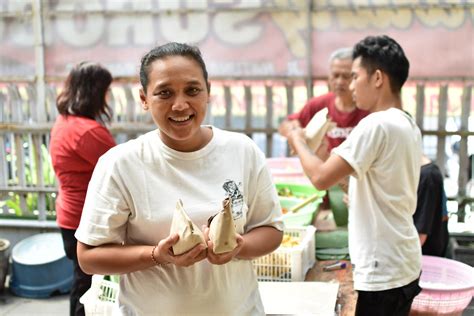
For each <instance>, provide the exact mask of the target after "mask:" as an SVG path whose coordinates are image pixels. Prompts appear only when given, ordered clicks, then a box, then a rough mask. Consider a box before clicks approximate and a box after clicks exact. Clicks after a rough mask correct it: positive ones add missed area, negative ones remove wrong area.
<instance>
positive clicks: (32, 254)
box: [10, 233, 74, 298]
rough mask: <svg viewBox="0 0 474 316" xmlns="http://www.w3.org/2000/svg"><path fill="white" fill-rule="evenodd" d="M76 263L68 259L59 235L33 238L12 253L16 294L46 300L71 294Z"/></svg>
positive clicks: (11, 281)
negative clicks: (57, 295)
mask: <svg viewBox="0 0 474 316" xmlns="http://www.w3.org/2000/svg"><path fill="white" fill-rule="evenodd" d="M73 276H74V272H73V263H72V261H71V260H69V259H68V258H67V257H66V253H65V252H64V246H63V241H62V237H61V234H60V233H44V234H37V235H33V236H30V237H28V238H25V239H23V240H22V241H20V242H19V243H17V244H16V245H15V246H14V247H13V249H12V276H11V279H10V290H11V291H12V292H13V294H15V295H18V296H23V297H31V298H46V297H49V296H51V295H53V294H56V293H67V292H69V291H70V290H71V287H72V280H73Z"/></svg>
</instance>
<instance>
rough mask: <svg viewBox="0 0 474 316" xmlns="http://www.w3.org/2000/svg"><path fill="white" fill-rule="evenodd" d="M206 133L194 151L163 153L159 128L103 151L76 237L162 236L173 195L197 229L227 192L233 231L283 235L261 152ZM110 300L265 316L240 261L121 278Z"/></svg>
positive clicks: (226, 135)
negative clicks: (258, 229) (261, 228)
mask: <svg viewBox="0 0 474 316" xmlns="http://www.w3.org/2000/svg"><path fill="white" fill-rule="evenodd" d="M209 128H211V127H209ZM212 130H213V138H212V140H211V141H210V142H209V143H208V144H207V145H206V146H205V147H204V148H202V149H200V150H198V151H195V152H186V153H185V152H178V151H175V150H173V149H171V148H169V147H167V146H166V145H165V144H163V143H162V141H161V140H160V137H159V132H158V131H152V132H149V133H147V134H145V135H142V136H140V137H138V138H137V139H135V140H131V141H129V142H127V143H124V144H121V145H118V146H116V147H115V148H112V149H111V150H110V151H108V152H107V153H106V154H105V155H103V156H102V157H101V158H100V160H99V162H98V164H97V166H96V168H95V170H94V174H93V176H92V179H91V181H90V184H89V188H88V192H87V197H86V201H85V205H84V210H83V214H82V218H81V223H80V225H79V228H78V230H77V232H76V238H77V239H78V240H79V241H81V242H83V243H85V244H88V245H92V246H98V245H102V244H107V243H114V244H121V243H124V244H126V245H134V244H138V245H143V244H145V245H155V244H157V243H158V242H159V240H161V239H163V238H166V237H167V236H168V235H169V232H170V225H171V219H172V217H173V212H174V209H175V206H176V202H177V201H178V199H181V200H182V201H183V204H184V208H185V210H186V212H187V214H188V215H189V216H190V218H191V219H192V221H193V222H194V223H195V224H196V225H198V227H201V226H202V225H206V224H207V220H208V218H209V217H210V216H211V215H214V214H215V213H216V212H217V211H219V210H221V209H222V201H223V200H224V198H225V197H227V196H231V197H232V202H233V217H234V221H235V223H236V229H237V232H238V233H239V234H244V233H246V232H248V231H250V230H251V229H253V228H255V227H259V226H274V227H276V228H277V229H279V230H282V229H283V226H282V222H281V221H280V220H279V219H278V218H279V217H280V216H281V208H280V203H279V200H278V196H277V193H276V189H275V185H274V184H273V181H272V178H271V175H270V173H269V171H268V169H267V167H266V163H265V157H264V155H263V153H262V152H261V151H260V150H259V149H258V147H257V146H256V145H255V143H254V142H253V141H252V140H251V139H250V138H248V137H247V136H245V135H242V134H238V133H232V132H227V131H223V130H220V129H218V128H215V127H212ZM119 302H120V308H121V311H122V313H123V314H125V315H160V314H161V315H177V314H197V315H210V314H214V315H261V314H264V311H263V306H262V302H261V299H260V295H259V293H258V286H257V279H256V275H255V273H254V270H253V266H252V263H251V261H249V260H233V261H231V262H229V263H227V264H225V265H212V264H210V263H209V262H208V261H207V260H203V261H201V262H199V263H197V264H194V265H193V266H190V267H186V268H184V267H177V266H174V265H172V264H169V265H164V266H155V267H152V268H149V269H147V270H142V271H137V272H132V273H128V274H124V275H122V276H121V280H120V296H119Z"/></svg>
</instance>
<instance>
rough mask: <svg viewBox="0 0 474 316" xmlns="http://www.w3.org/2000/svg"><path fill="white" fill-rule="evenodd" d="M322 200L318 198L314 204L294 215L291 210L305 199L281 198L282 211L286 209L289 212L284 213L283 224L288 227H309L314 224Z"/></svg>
mask: <svg viewBox="0 0 474 316" xmlns="http://www.w3.org/2000/svg"><path fill="white" fill-rule="evenodd" d="M322 200H323V199H322V198H318V199H317V200H315V201H314V202H311V203H309V204H308V205H306V206H305V207H303V208H302V209H299V210H298V211H296V212H294V213H292V212H289V210H290V209H291V208H292V207H293V206H295V205H298V204H299V203H301V202H302V201H303V199H297V198H286V197H280V205H281V207H282V209H285V210H286V211H287V212H284V215H283V217H282V219H283V222H284V223H285V225H286V226H307V225H310V224H311V223H312V222H313V219H314V216H315V214H316V211H317V210H318V206H319V204H320V203H321V202H322Z"/></svg>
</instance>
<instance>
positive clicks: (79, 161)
mask: <svg viewBox="0 0 474 316" xmlns="http://www.w3.org/2000/svg"><path fill="white" fill-rule="evenodd" d="M111 83H112V75H111V74H110V72H109V71H108V70H107V69H105V68H103V67H102V66H100V65H98V64H95V63H91V62H82V63H80V64H78V65H76V66H75V67H74V68H73V69H72V70H71V72H70V74H69V76H68V77H67V79H66V82H65V85H64V89H63V91H62V92H61V93H60V94H59V96H58V98H57V100H56V101H57V108H58V111H59V113H60V115H59V116H58V118H57V119H56V122H55V123H54V126H53V129H52V130H51V143H50V152H51V158H52V161H53V168H54V172H55V173H56V176H57V178H58V180H59V194H58V197H57V199H56V214H57V223H58V226H59V228H60V229H61V235H62V238H63V243H64V249H65V251H66V255H67V257H68V258H69V259H71V260H72V261H73V262H74V281H73V285H72V289H71V295H70V315H84V314H85V312H84V306H83V305H82V304H81V303H80V302H79V298H80V297H81V296H82V295H83V294H84V293H85V292H86V291H87V290H88V289H89V288H90V286H91V276H90V275H87V274H85V273H84V272H83V271H82V270H81V268H80V267H79V264H78V261H77V255H76V245H77V240H76V238H75V237H74V233H75V232H76V229H77V227H78V226H79V221H80V219H81V213H82V207H83V206H84V199H85V197H86V191H87V185H88V183H89V180H90V178H91V176H92V171H93V170H94V167H95V165H96V163H97V160H98V159H99V157H100V156H101V155H102V154H104V153H105V152H106V151H107V150H109V149H110V148H111V147H113V146H115V140H114V138H113V137H112V135H111V134H110V132H109V131H108V130H107V128H106V127H105V126H104V123H105V122H110V120H111V109H110V107H109V106H108V105H107V102H106V95H107V91H108V89H109V87H110V84H111Z"/></svg>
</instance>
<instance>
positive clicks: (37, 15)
mask: <svg viewBox="0 0 474 316" xmlns="http://www.w3.org/2000/svg"><path fill="white" fill-rule="evenodd" d="M41 1H42V0H33V3H32V5H33V32H34V36H35V69H36V78H35V83H36V104H35V106H34V109H32V116H33V119H34V120H36V122H37V123H42V122H45V121H46V115H45V112H46V86H45V78H44V77H45V71H44V68H45V67H44V30H43V8H42V3H41ZM36 137H37V148H36V149H37V151H38V152H37V158H38V159H37V168H42V166H43V163H42V157H41V154H40V152H39V151H40V148H41V147H40V146H41V140H40V138H39V136H36ZM30 159H35V157H30ZM39 175H40V176H41V177H42V172H40V173H39ZM42 180H43V179H39V185H40V186H42V187H43V186H44V183H43V182H42ZM38 212H39V214H38V219H39V220H40V221H46V195H45V193H43V192H38Z"/></svg>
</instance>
